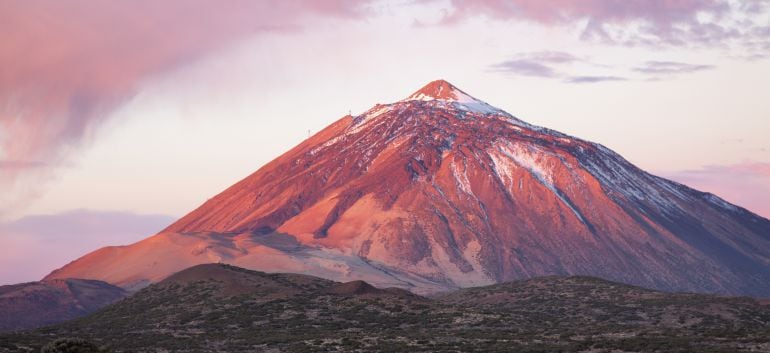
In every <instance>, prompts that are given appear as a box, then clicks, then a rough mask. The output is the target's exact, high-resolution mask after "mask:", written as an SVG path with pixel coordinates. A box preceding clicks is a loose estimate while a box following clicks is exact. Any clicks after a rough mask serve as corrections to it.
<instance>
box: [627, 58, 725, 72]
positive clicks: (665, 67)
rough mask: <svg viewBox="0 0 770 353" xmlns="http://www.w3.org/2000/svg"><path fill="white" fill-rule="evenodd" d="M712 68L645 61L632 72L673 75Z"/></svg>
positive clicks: (709, 66)
mask: <svg viewBox="0 0 770 353" xmlns="http://www.w3.org/2000/svg"><path fill="white" fill-rule="evenodd" d="M714 67H715V66H713V65H695V64H687V63H681V62H675V61H647V62H645V63H644V64H643V65H641V66H637V67H635V68H633V70H634V71H636V72H640V73H643V74H650V75H675V74H682V73H693V72H698V71H704V70H711V69H713V68H714Z"/></svg>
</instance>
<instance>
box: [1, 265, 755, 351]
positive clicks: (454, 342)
mask: <svg viewBox="0 0 770 353" xmlns="http://www.w3.org/2000/svg"><path fill="white" fill-rule="evenodd" d="M60 337H79V338H85V339H87V340H91V341H93V342H95V343H97V344H99V345H106V346H109V347H111V348H112V349H113V350H114V351H118V352H129V351H130V352H159V351H172V352H222V351H226V352H247V351H248V352H254V351H257V352H261V351H269V352H308V351H343V352H370V351H379V352H420V351H451V352H512V351H517V352H740V351H743V352H768V351H770V343H769V342H770V307H768V306H764V305H762V304H761V303H760V302H758V301H757V300H754V299H750V298H728V297H718V296H711V295H701V294H672V293H663V292H657V291H652V290H647V289H642V288H638V287H633V286H628V285H623V284H618V283H613V282H608V281H605V280H600V279H596V278H590V277H543V278H537V279H532V280H526V281H519V282H510V283H504V284H497V285H492V286H487V287H478V288H470V289H463V290H460V291H457V292H454V293H450V294H446V295H443V296H439V297H434V298H424V297H420V296H417V295H414V294H411V293H409V292H407V291H404V290H401V289H378V288H375V287H372V286H370V285H368V284H367V283H365V282H361V281H355V282H348V283H338V282H333V281H329V280H325V279H320V278H315V277H310V276H304V275H297V274H266V273H262V272H255V271H250V270H245V269H241V268H237V267H233V266H228V265H219V264H209V265H199V266H195V267H192V268H190V269H187V270H185V271H182V272H180V273H177V274H175V275H173V276H171V277H169V278H168V279H166V280H164V281H162V282H160V283H158V284H155V285H152V286H150V287H147V288H145V289H143V290H141V291H140V292H138V293H137V294H135V295H133V296H131V297H129V298H127V299H125V300H123V301H120V302H118V303H116V304H114V305H111V306H109V307H107V308H105V309H103V310H100V311H98V312H96V313H94V314H92V315H89V316H87V317H84V318H81V319H77V320H74V321H70V322H68V323H65V324H62V325H58V326H54V327H48V328H44V329H38V330H36V331H31V332H26V333H17V334H5V335H2V336H0V351H3V352H5V351H37V350H39V347H40V346H41V345H43V344H45V343H46V342H50V341H52V340H54V339H56V338H60Z"/></svg>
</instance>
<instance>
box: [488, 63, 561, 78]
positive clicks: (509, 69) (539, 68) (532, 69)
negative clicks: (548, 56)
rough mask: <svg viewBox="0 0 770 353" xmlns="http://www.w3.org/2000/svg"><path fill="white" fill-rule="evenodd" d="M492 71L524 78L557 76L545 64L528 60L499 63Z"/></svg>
mask: <svg viewBox="0 0 770 353" xmlns="http://www.w3.org/2000/svg"><path fill="white" fill-rule="evenodd" d="M492 69H494V70H496V71H501V72H506V73H513V74H518V75H524V76H535V77H549V78H550V77H557V76H558V74H557V73H556V70H554V69H553V68H551V67H550V66H547V65H545V64H541V63H539V62H537V61H534V60H529V59H515V60H507V61H503V62H501V63H498V64H494V65H492Z"/></svg>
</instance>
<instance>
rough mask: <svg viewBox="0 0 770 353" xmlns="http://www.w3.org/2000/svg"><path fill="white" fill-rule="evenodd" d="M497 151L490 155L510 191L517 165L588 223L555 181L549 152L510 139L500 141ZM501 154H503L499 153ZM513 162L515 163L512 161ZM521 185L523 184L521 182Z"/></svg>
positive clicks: (581, 220)
mask: <svg viewBox="0 0 770 353" xmlns="http://www.w3.org/2000/svg"><path fill="white" fill-rule="evenodd" d="M496 148H497V150H496V151H494V150H493V151H491V152H490V153H489V156H490V157H491V158H492V161H493V162H494V164H495V171H496V172H497V173H498V175H502V176H504V177H505V178H506V180H507V185H508V189H509V190H508V191H509V192H510V189H511V187H512V184H513V169H514V168H516V166H519V167H522V168H524V169H526V170H527V171H528V172H529V173H530V174H531V175H532V176H533V177H535V179H537V181H539V182H540V184H542V185H543V186H545V187H546V188H547V189H548V190H550V191H551V193H553V195H554V196H556V197H557V198H558V199H559V200H560V201H561V202H562V203H563V204H564V205H565V206H567V208H569V209H570V210H571V211H572V213H574V214H575V217H577V218H578V220H580V222H581V223H583V224H586V225H587V223H586V221H585V219H584V218H583V216H582V215H581V214H580V212H578V210H577V209H576V208H575V207H574V206H573V205H572V203H571V202H570V201H569V200H567V199H566V198H565V197H564V195H563V194H562V193H561V191H559V190H558V189H557V188H556V186H555V185H554V183H553V168H552V167H551V166H550V165H548V163H547V152H545V151H542V150H540V149H537V148H534V147H532V146H524V145H520V144H517V143H511V142H510V141H498V142H497V143H496ZM498 153H499V154H501V155H502V156H501V155H498ZM512 162H513V163H512ZM519 185H521V184H519Z"/></svg>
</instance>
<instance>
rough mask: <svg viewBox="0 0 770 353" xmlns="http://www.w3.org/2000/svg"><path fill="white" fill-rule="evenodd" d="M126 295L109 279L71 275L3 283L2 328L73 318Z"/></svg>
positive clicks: (52, 322) (0, 323)
mask: <svg viewBox="0 0 770 353" xmlns="http://www.w3.org/2000/svg"><path fill="white" fill-rule="evenodd" d="M126 295H127V292H126V291H125V290H123V289H121V288H119V287H115V286H113V285H111V284H109V283H105V282H102V281H95V280H83V279H72V278H69V279H55V280H46V281H41V282H29V283H21V284H13V285H7V286H0V332H5V331H13V330H23V329H29V328H35V327H40V326H45V325H50V324H55V323H59V322H63V321H67V320H71V319H74V318H76V317H81V316H84V315H86V314H89V313H92V312H94V311H96V310H97V309H100V308H102V307H104V306H106V305H109V304H112V303H114V302H116V301H118V300H120V299H123V297H125V296H126Z"/></svg>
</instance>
